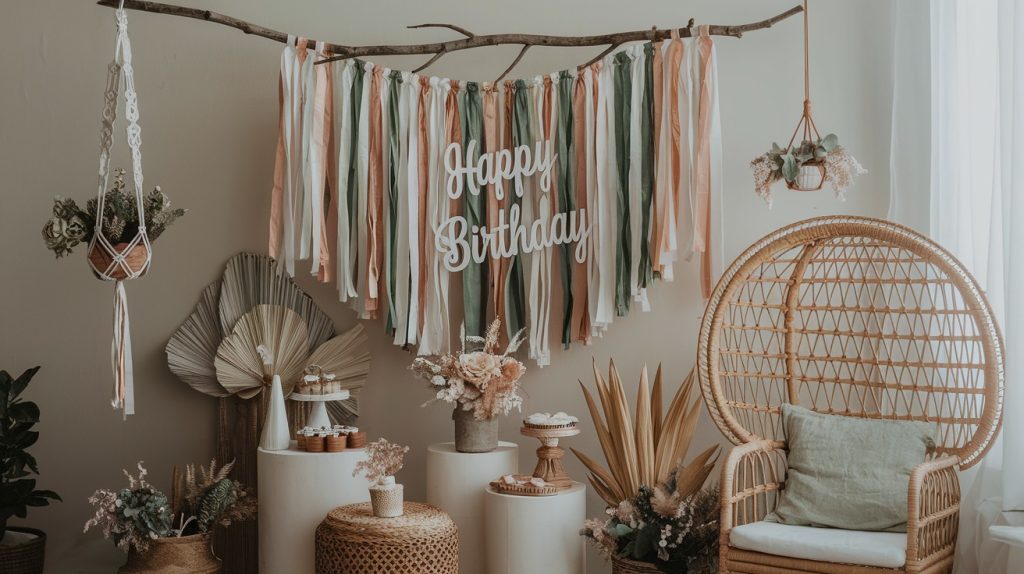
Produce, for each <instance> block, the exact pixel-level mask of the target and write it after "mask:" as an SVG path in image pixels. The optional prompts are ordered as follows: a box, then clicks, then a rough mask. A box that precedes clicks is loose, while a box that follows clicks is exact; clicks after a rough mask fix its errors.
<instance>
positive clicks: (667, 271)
mask: <svg viewBox="0 0 1024 574" xmlns="http://www.w3.org/2000/svg"><path fill="white" fill-rule="evenodd" d="M684 51H685V48H684V46H683V41H682V40H681V39H680V38H679V31H678V30H672V41H671V43H670V44H669V53H668V62H667V65H668V67H669V78H668V97H669V103H670V105H669V106H668V112H669V114H668V116H669V117H668V130H669V133H668V137H669V150H668V154H669V155H668V157H669V167H670V168H671V172H670V173H671V179H670V180H669V187H668V188H667V193H666V194H665V196H664V199H665V202H666V205H665V209H664V211H663V212H662V224H661V226H660V231H661V233H662V241H661V249H662V254H661V258H659V264H660V265H661V272H662V276H663V277H664V278H665V279H666V280H671V279H672V263H673V262H675V260H676V227H677V225H678V222H679V195H680V190H681V188H682V186H683V166H682V159H681V158H682V137H683V136H682V126H681V121H682V118H680V115H681V114H682V113H683V112H684V110H681V109H680V107H679V106H678V105H671V103H672V102H679V101H680V90H681V89H685V88H682V87H681V86H680V84H681V83H682V78H681V75H680V73H679V67H680V64H681V63H682V61H683V54H684ZM687 113H688V110H687ZM666 259H667V260H666Z"/></svg>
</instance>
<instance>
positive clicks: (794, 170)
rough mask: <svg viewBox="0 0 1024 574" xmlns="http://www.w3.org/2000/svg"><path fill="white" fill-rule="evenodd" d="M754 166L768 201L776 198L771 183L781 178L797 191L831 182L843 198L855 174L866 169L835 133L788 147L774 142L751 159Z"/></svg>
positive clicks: (758, 185)
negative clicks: (841, 143)
mask: <svg viewBox="0 0 1024 574" xmlns="http://www.w3.org/2000/svg"><path fill="white" fill-rule="evenodd" d="M750 168H751V170H753V172H754V190H755V191H756V192H757V194H758V195H759V196H761V198H762V199H764V200H765V201H766V202H768V205H771V202H772V192H771V187H772V185H773V184H775V182H777V181H780V180H782V181H785V182H786V187H788V188H789V189H792V190H794V191H818V190H820V189H821V188H822V187H823V186H824V185H825V183H829V184H831V185H832V189H833V191H835V194H836V197H839V198H840V199H842V198H845V196H846V192H847V190H849V188H850V185H851V184H852V182H853V176H855V175H861V174H863V173H866V170H865V169H864V168H863V167H862V166H861V165H860V163H859V162H858V161H857V159H856V158H855V157H853V156H852V155H850V153H849V152H847V151H846V149H845V148H843V146H841V145H839V138H838V137H836V135H835V134H828V135H827V136H825V137H823V138H817V139H810V140H804V141H802V142H800V144H799V145H792V144H791V145H789V146H787V147H785V148H782V147H779V144H776V143H773V144H772V149H771V150H769V151H768V152H767V153H765V154H763V155H760V156H758V157H756V158H754V161H752V162H750Z"/></svg>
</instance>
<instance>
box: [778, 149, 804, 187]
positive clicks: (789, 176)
mask: <svg viewBox="0 0 1024 574" xmlns="http://www.w3.org/2000/svg"><path fill="white" fill-rule="evenodd" d="M799 173H800V166H798V165H797V162H796V158H794V157H793V154H792V153H787V154H786V155H784V156H783V157H782V177H783V178H785V180H786V181H788V182H790V183H792V182H794V181H796V176H797V175H798V174H799Z"/></svg>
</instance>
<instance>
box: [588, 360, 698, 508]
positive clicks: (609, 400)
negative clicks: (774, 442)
mask: <svg viewBox="0 0 1024 574" xmlns="http://www.w3.org/2000/svg"><path fill="white" fill-rule="evenodd" d="M594 379H595V381H596V383H597V397H598V401H600V407H598V404H597V402H595V400H594V397H593V395H591V393H590V391H589V390H587V387H586V385H584V384H583V382H582V381H580V387H582V389H583V396H584V398H585V399H586V401H587V408H588V409H589V410H590V416H591V418H592V419H593V420H594V426H595V428H596V430H597V438H598V441H599V442H600V444H601V450H602V452H603V453H604V457H605V461H606V462H607V468H605V467H603V466H601V465H600V464H599V463H598V462H597V461H595V460H594V459H592V458H590V457H589V456H587V455H585V454H583V453H581V452H579V451H578V450H576V449H575V448H574V449H572V452H573V453H574V454H575V455H576V456H577V457H578V458H579V459H580V461H581V462H582V463H583V464H584V465H585V466H586V467H587V469H588V470H589V471H590V476H589V478H590V484H591V485H592V486H593V487H594V490H595V491H596V492H597V493H598V495H599V496H600V497H601V498H602V499H603V500H604V501H605V502H606V503H607V504H608V505H609V506H617V505H618V504H619V503H620V502H622V501H624V500H629V499H631V498H633V497H634V496H636V493H637V491H638V490H639V489H640V487H641V486H649V487H652V488H653V487H655V486H656V485H661V484H664V483H665V482H666V481H668V480H669V479H670V478H673V479H674V482H675V485H676V488H675V492H674V493H673V494H672V495H669V494H668V493H665V497H666V500H665V503H666V506H668V505H669V504H671V501H669V500H667V498H669V497H670V496H678V497H681V498H686V497H688V496H690V495H692V494H694V493H696V492H697V491H699V490H700V488H701V486H702V485H703V484H704V481H705V480H707V477H708V476H709V475H710V474H711V471H712V469H714V466H715V462H717V460H718V446H717V445H716V446H713V447H711V448H708V449H707V450H705V451H704V452H702V453H700V454H699V455H697V456H696V457H694V458H693V459H692V460H691V461H690V463H689V464H684V458H685V457H686V452H687V451H688V450H689V448H690V443H691V442H692V440H693V432H694V429H695V428H696V426H697V420H698V419H699V418H700V397H699V396H698V397H697V398H695V399H694V400H693V401H692V402H691V401H690V396H691V395H692V394H693V387H694V378H693V371H692V370H691V371H690V373H689V374H688V375H687V376H686V379H685V380H684V381H683V384H682V385H681V386H680V387H679V390H677V391H676V394H675V396H674V397H673V398H672V402H671V403H670V404H669V407H668V412H667V413H666V414H665V416H664V419H663V418H662V412H661V410H662V409H661V400H662V387H663V385H662V374H661V366H660V365H659V366H658V371H657V374H656V375H655V377H654V385H653V387H651V386H650V384H649V381H648V376H647V367H646V366H645V367H644V369H643V371H642V372H641V374H640V386H639V389H638V390H637V399H636V411H635V413H636V414H635V420H631V417H630V412H629V403H628V401H627V400H626V393H625V391H624V389H623V387H622V379H621V377H620V376H619V371H618V369H616V367H615V362H614V361H611V362H610V363H609V366H608V378H607V379H605V378H604V377H603V376H602V375H601V372H600V371H599V370H598V368H597V362H596V361H595V362H594Z"/></svg>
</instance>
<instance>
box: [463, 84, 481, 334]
mask: <svg viewBox="0 0 1024 574" xmlns="http://www.w3.org/2000/svg"><path fill="white" fill-rule="evenodd" d="M459 117H460V118H461V127H462V155H463V161H465V165H476V164H477V163H478V162H479V158H480V156H481V155H482V154H483V153H484V151H485V150H484V149H483V147H484V143H485V142H484V112H483V94H481V92H480V85H479V84H478V83H477V82H466V85H465V89H463V90H461V91H459ZM471 141H475V142H476V144H477V145H476V151H475V153H474V155H473V157H469V142H471ZM471 177H473V176H472V175H470V174H466V176H465V178H466V180H465V182H464V185H463V191H462V211H463V215H464V217H465V218H466V225H467V227H468V228H469V235H468V237H469V239H470V245H472V238H473V237H474V236H475V235H476V233H475V232H474V230H475V229H477V228H479V227H482V226H485V225H487V195H486V193H487V190H486V189H483V188H481V189H480V192H479V193H477V194H475V195H474V194H473V193H471V192H470V186H469V179H470V178H471ZM486 287H487V261H484V262H483V263H477V262H476V261H474V260H473V259H472V257H470V260H469V265H468V266H467V267H466V268H465V269H464V270H463V271H462V300H463V307H464V309H465V322H466V334H467V335H473V336H477V337H482V336H483V335H484V330H485V328H486V327H485V325H484V322H485V320H486V317H487V296H486V293H485V289H486Z"/></svg>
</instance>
